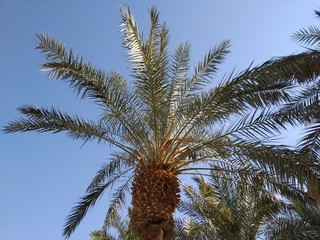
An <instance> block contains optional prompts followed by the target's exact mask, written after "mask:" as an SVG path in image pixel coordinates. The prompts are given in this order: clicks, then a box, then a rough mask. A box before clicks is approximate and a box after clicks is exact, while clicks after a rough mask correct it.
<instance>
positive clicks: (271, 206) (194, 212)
mask: <svg viewBox="0 0 320 240" xmlns="http://www.w3.org/2000/svg"><path fill="white" fill-rule="evenodd" d="M195 180H196V182H197V189H194V188H193V187H191V186H187V187H186V188H185V189H184V190H185V193H186V196H187V200H186V201H182V202H181V206H180V207H179V209H180V210H181V211H182V212H183V213H185V214H186V218H185V219H184V221H181V222H180V224H178V227H177V236H178V237H177V239H220V240H222V239H226V240H227V239H230V240H231V239H239V240H241V239H243V240H249V239H259V238H261V237H263V236H264V226H265V225H266V224H268V222H269V221H270V220H271V219H272V218H273V216H275V215H278V214H279V213H280V212H281V211H282V210H283V209H286V208H287V206H286V204H285V202H283V201H281V200H279V199H278V198H276V196H275V195H274V194H273V193H270V192H269V191H267V190H266V189H265V188H264V186H263V183H262V182H260V181H259V180H258V182H256V183H255V184H254V185H251V184H248V183H245V182H236V181H233V180H232V179H228V177H227V176H225V174H214V175H211V176H210V177H209V180H208V183H207V182H206V181H204V179H203V178H195Z"/></svg>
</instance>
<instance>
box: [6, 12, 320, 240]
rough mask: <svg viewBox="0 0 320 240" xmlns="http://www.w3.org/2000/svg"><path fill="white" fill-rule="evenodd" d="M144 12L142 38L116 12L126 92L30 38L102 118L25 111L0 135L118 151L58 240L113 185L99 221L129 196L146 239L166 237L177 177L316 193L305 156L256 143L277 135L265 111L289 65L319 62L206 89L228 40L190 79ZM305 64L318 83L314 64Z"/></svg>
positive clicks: (58, 46) (263, 71)
mask: <svg viewBox="0 0 320 240" xmlns="http://www.w3.org/2000/svg"><path fill="white" fill-rule="evenodd" d="M149 13H150V19H151V26H150V30H149V32H148V34H147V37H145V36H143V34H142V33H140V32H139V30H138V27H137V24H136V22H135V20H134V18H133V15H132V14H131V12H130V10H129V8H127V7H124V8H121V15H122V24H121V26H122V27H123V28H122V42H123V46H124V47H125V48H126V49H127V50H128V58H129V61H130V63H131V70H132V74H131V75H132V77H133V84H128V81H127V80H126V78H125V77H124V76H122V75H121V74H120V73H117V72H110V73H105V72H104V71H101V70H97V69H96V68H95V67H94V66H93V65H92V64H90V63H85V61H84V60H83V59H82V58H81V57H78V55H74V54H73V51H72V50H69V51H68V50H66V49H65V48H64V46H63V44H62V43H60V42H57V41H56V40H55V39H53V38H50V37H48V36H47V35H43V34H38V35H37V37H38V39H39V45H38V46H37V49H39V50H40V51H41V52H42V53H44V54H45V57H46V62H45V63H44V64H43V68H44V69H45V70H47V71H48V73H49V77H50V78H57V79H60V80H62V81H65V82H67V83H69V85H70V87H71V88H73V89H74V90H76V92H77V93H78V94H79V95H80V96H81V97H82V98H89V99H91V100H93V101H94V102H95V103H96V104H97V105H98V106H99V108H100V109H101V110H102V114H101V117H100V118H99V119H98V120H97V121H86V120H84V119H83V118H81V117H80V116H77V115H69V114H67V113H64V112H62V111H60V110H58V109H56V108H38V107H35V106H29V105H24V106H22V107H20V108H18V110H19V111H20V113H21V114H22V115H23V116H25V117H24V118H21V119H18V120H15V121H12V122H10V123H8V124H7V126H5V127H4V131H5V132H6V133H11V132H26V131H37V132H53V133H57V132H66V133H67V135H68V136H69V137H71V138H73V139H81V140H84V141H88V140H97V141H98V142H108V143H111V144H112V145H113V146H115V147H116V148H117V151H116V152H114V153H113V154H111V156H110V159H109V161H108V162H107V163H106V164H105V165H103V166H102V168H101V169H100V170H99V171H98V172H97V175H96V176H95V177H94V178H93V180H92V182H91V184H90V185H89V187H88V189H87V192H86V194H85V196H84V197H83V198H82V199H81V200H80V201H79V202H78V203H77V205H76V206H75V207H74V208H73V209H72V212H71V214H70V215H69V216H68V218H67V220H66V223H65V228H64V236H65V237H66V238H67V237H69V236H70V235H71V234H72V232H73V231H74V230H75V228H76V227H77V226H78V224H79V223H80V221H81V220H82V219H83V217H84V216H85V215H86V213H87V211H88V209H90V208H91V207H93V206H94V204H95V203H96V201H97V199H98V198H99V197H100V196H101V194H102V193H103V192H105V191H106V190H107V189H108V190H109V189H110V188H112V187H114V185H115V183H119V182H121V185H120V186H119V185H118V186H117V188H116V189H115V190H114V191H113V196H112V197H111V204H110V206H109V209H108V211H107V215H106V221H108V219H109V218H110V216H112V214H113V212H114V211H117V210H118V209H119V208H120V207H121V206H123V205H124V204H125V202H126V193H127V192H128V191H130V189H131V193H132V218H131V223H130V224H131V228H132V229H133V230H134V231H135V232H136V233H137V234H138V235H139V236H140V239H145V240H148V239H153V240H156V239H172V237H173V234H174V230H173V217H172V215H173V212H174V211H175V209H176V208H177V206H178V204H179V201H180V195H179V192H180V188H179V186H180V180H179V178H178V176H180V175H182V174H202V175H205V174H207V172H210V171H211V170H214V171H215V172H229V171H231V172H237V173H238V175H240V176H241V178H242V179H243V180H244V181H248V182H250V181H252V179H255V178H257V177H258V178H259V179H261V181H263V182H264V183H265V184H267V185H268V187H269V188H270V189H274V190H277V191H279V192H287V193H290V194H291V195H294V196H296V197H297V198H299V197H300V198H303V199H304V198H305V197H307V195H306V193H305V192H304V191H303V188H302V187H303V186H306V185H307V186H309V185H311V184H312V186H314V188H315V189H316V188H318V189H319V179H318V175H317V172H318V170H319V169H318V168H319V166H318V165H317V164H315V159H314V157H313V156H308V155H301V154H300V153H299V152H297V151H293V150H290V149H286V148H284V147H281V146H280V147H277V146H272V145H270V146H267V145H265V144H264V141H263V139H269V137H270V136H272V135H273V134H274V133H275V132H277V131H279V130H280V129H282V128H284V127H285V126H284V125H283V124H282V122H281V121H279V120H278V119H275V118H273V116H274V115H273V112H272V107H273V106H278V105H279V104H282V103H283V102H288V101H289V100H290V88H291V86H292V83H293V82H294V79H295V77H296V76H300V75H299V74H300V73H301V71H302V69H301V66H300V65H299V64H297V62H298V63H299V62H301V61H303V63H304V64H308V63H309V64H311V63H313V59H314V57H315V56H318V55H319V54H318V53H317V52H307V53H303V54H299V55H295V56H289V57H283V58H280V59H272V60H270V61H268V62H267V63H265V64H262V65H260V66H257V67H252V66H249V67H248V68H247V69H245V70H244V71H241V72H239V73H236V72H235V71H233V72H232V73H231V74H228V75H226V77H225V78H224V79H222V81H220V82H215V83H214V84H213V83H212V79H213V77H214V75H215V74H216V73H217V71H218V66H219V64H221V63H222V62H223V60H224V59H225V56H226V55H227V54H228V53H229V47H230V42H229V41H227V40H226V41H222V42H221V43H220V44H218V45H216V46H215V47H213V48H212V49H210V50H209V51H208V53H207V54H206V55H205V57H204V60H203V61H200V62H199V63H198V65H197V66H196V67H195V68H194V69H193V71H192V70H191V69H190V45H189V44H188V43H182V44H180V45H179V46H178V47H177V49H176V50H175V52H174V53H173V54H172V55H169V53H168V29H167V26H166V25H165V24H160V23H159V13H158V11H157V10H156V8H151V9H150V11H149ZM303 66H304V65H303ZM310 66H314V72H315V74H317V75H319V73H320V72H319V71H318V70H319V68H318V66H319V64H317V65H310ZM297 183H301V184H302V186H300V185H297Z"/></svg>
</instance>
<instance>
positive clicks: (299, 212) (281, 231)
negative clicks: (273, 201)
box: [264, 201, 320, 240]
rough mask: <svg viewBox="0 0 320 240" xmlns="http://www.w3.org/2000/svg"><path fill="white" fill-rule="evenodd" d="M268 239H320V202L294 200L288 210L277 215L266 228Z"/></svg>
mask: <svg viewBox="0 0 320 240" xmlns="http://www.w3.org/2000/svg"><path fill="white" fill-rule="evenodd" d="M264 233H265V235H266V236H267V237H268V239H296V240H298V239H299V240H300V239H301V240H303V239H308V240H311V239H314V240H316V239H319V238H320V208H319V204H317V205H315V206H314V205H310V204H308V203H306V202H298V201H293V202H292V203H291V204H290V208H288V209H287V211H283V212H282V213H281V214H278V215H275V216H274V217H273V218H272V219H271V221H270V222H269V223H268V225H267V226H266V227H265V229H264Z"/></svg>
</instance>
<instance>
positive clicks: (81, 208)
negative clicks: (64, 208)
mask: <svg viewBox="0 0 320 240" xmlns="http://www.w3.org/2000/svg"><path fill="white" fill-rule="evenodd" d="M108 186H109V183H106V184H102V185H98V186H96V187H95V188H94V189H91V191H90V192H88V193H87V194H86V195H85V196H84V197H82V198H81V200H80V201H79V202H78V203H77V205H76V206H75V207H73V209H72V211H71V213H70V215H69V216H68V217H67V220H66V222H65V225H64V229H63V236H64V237H65V238H69V237H70V235H71V234H72V233H73V232H74V230H75V228H76V227H77V226H78V225H79V224H80V222H81V220H82V219H83V218H84V217H85V215H86V214H87V212H88V210H89V209H90V208H92V207H93V206H94V205H95V203H96V201H97V200H98V199H99V198H100V197H101V194H102V193H103V192H104V191H105V189H106V188H107V187H108Z"/></svg>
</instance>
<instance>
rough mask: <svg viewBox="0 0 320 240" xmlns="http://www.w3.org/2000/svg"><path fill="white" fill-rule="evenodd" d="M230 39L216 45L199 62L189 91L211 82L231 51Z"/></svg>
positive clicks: (189, 84)
mask: <svg viewBox="0 0 320 240" xmlns="http://www.w3.org/2000/svg"><path fill="white" fill-rule="evenodd" d="M230 46H231V45H230V41H229V40H225V41H222V42H221V43H220V44H218V45H217V46H216V47H214V48H212V49H210V50H209V52H208V53H207V54H206V55H205V57H204V60H203V61H202V62H199V64H198V66H197V67H196V68H195V70H194V74H193V76H192V77H191V80H190V82H189V83H188V92H189V91H190V92H194V91H197V90H200V89H202V88H203V86H204V85H205V84H207V83H209V82H210V81H211V79H212V76H213V75H214V74H215V73H216V72H217V71H218V66H219V65H220V64H221V63H222V62H223V60H224V59H225V56H226V55H227V54H228V53H229V52H230V51H229V48H230Z"/></svg>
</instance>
